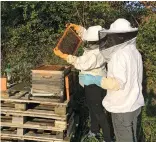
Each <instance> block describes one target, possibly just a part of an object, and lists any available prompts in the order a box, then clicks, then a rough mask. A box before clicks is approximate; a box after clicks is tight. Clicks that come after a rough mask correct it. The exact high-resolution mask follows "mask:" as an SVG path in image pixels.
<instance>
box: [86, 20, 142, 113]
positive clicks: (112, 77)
mask: <svg viewBox="0 0 156 142" xmlns="http://www.w3.org/2000/svg"><path fill="white" fill-rule="evenodd" d="M137 32H138V29H137V28H132V27H131V25H130V23H129V22H128V21H127V20H125V19H118V20H116V21H115V22H114V23H112V24H111V26H110V29H109V30H105V29H104V30H102V31H100V33H99V35H100V34H101V37H102V34H104V38H103V39H100V41H101V43H100V48H102V50H101V53H102V54H103V57H104V58H105V60H106V61H107V62H108V72H107V77H100V76H96V77H94V76H89V75H88V76H85V81H86V80H87V81H88V82H87V81H86V82H84V84H85V85H89V84H90V83H91V84H94V83H95V84H97V85H99V86H101V87H102V88H104V89H107V95H106V97H105V98H104V99H103V102H102V103H103V106H104V107H105V108H106V110H107V111H110V112H113V113H124V112H132V111H135V110H136V109H138V108H140V107H141V106H144V98H143V95H142V76H143V63H142V58H141V54H140V53H139V51H138V50H137V49H136V36H137ZM105 35H106V36H105Z"/></svg>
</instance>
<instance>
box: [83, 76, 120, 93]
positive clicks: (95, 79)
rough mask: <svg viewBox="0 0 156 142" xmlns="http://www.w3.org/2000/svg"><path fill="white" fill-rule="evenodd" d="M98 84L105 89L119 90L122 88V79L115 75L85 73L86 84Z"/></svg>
mask: <svg viewBox="0 0 156 142" xmlns="http://www.w3.org/2000/svg"><path fill="white" fill-rule="evenodd" d="M90 84H96V85H98V86H100V87H102V88H103V89H107V90H113V91H117V90H119V89H120V81H118V80H117V79H116V78H113V77H107V78H106V77H102V76H93V75H89V74H87V75H85V79H84V85H90Z"/></svg>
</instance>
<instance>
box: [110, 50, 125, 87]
mask: <svg viewBox="0 0 156 142" xmlns="http://www.w3.org/2000/svg"><path fill="white" fill-rule="evenodd" d="M127 60H128V59H126V55H125V54H124V53H122V52H120V53H118V54H116V55H115V56H114V57H113V58H112V60H111V61H112V75H113V76H111V77H112V78H114V79H115V82H116V84H119V89H124V87H125V84H126V82H127V69H126V66H128V62H127ZM108 77H109V76H108Z"/></svg>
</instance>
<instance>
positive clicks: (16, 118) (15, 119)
mask: <svg viewBox="0 0 156 142" xmlns="http://www.w3.org/2000/svg"><path fill="white" fill-rule="evenodd" d="M26 120H27V118H26V117H21V116H13V117H12V123H14V124H24V123H25V122H26Z"/></svg>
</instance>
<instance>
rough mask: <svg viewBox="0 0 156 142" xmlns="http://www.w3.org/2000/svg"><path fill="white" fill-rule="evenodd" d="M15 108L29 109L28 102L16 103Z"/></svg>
mask: <svg viewBox="0 0 156 142" xmlns="http://www.w3.org/2000/svg"><path fill="white" fill-rule="evenodd" d="M15 109H18V110H26V109H27V104H25V103H16V104H15Z"/></svg>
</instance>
